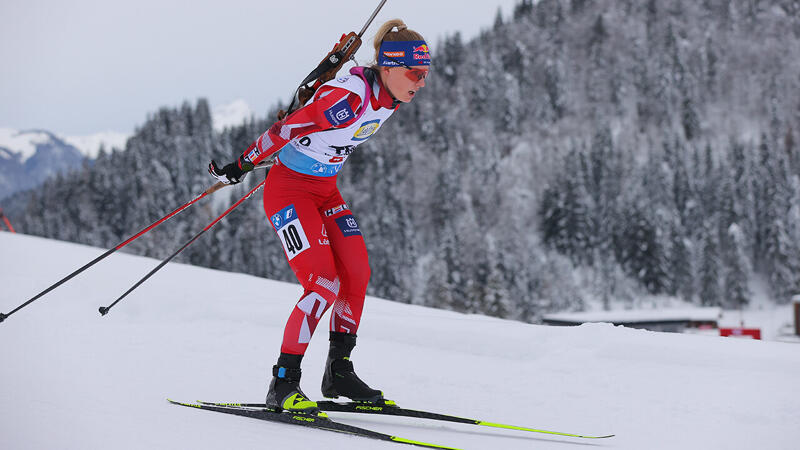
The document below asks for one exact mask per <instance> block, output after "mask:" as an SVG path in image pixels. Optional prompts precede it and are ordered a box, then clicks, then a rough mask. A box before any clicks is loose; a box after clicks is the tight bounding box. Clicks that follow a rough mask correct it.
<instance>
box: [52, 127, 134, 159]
mask: <svg viewBox="0 0 800 450" xmlns="http://www.w3.org/2000/svg"><path fill="white" fill-rule="evenodd" d="M129 137H130V133H120V132H118V131H101V132H99V133H94V134H89V135H85V136H67V137H65V138H64V140H65V141H67V142H68V143H69V144H71V145H73V146H74V147H75V148H77V149H78V150H80V152H81V153H83V154H84V155H86V156H88V157H89V158H92V159H95V158H97V155H98V154H99V153H100V148H101V147H104V148H105V149H106V151H107V152H110V151H111V150H112V149H115V148H116V149H124V148H125V142H127V140H128V138H129Z"/></svg>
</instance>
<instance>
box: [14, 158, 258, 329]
mask: <svg viewBox="0 0 800 450" xmlns="http://www.w3.org/2000/svg"><path fill="white" fill-rule="evenodd" d="M272 164H273V161H272V160H270V161H268V162H266V163H262V164H259V165H257V166H256V167H254V170H255V169H262V168H268V167H270V166H272ZM225 186H227V184H225V183H223V182H221V181H218V182H217V183H215V184H214V185H213V186H211V187H210V188H208V189H206V190H205V192H203V193H202V194H200V195H198V196H197V197H195V198H194V199H193V200H191V201H189V202H188V203H185V204H183V205H181V206H179V207H178V209H176V210H175V211H172V212H171V213H169V214H167V215H166V216H164V217H162V218H160V219H158V220H157V221H155V222H153V223H152V224H151V225H150V226H149V227H147V228H145V229H143V230H142V231H140V232H138V233H136V234H135V235H133V236H131V237H129V238H128V239H126V240H124V241H122V242H120V243H119V244H117V245H116V246H115V247H112V248H110V249H108V251H106V252H105V253H103V254H102V255H100V256H98V257H97V258H95V259H93V260H91V261H89V262H88V263H86V264H85V265H84V266H83V267H81V268H80V269H78V270H76V271H74V272H72V273H71V274H69V275H67V276H66V277H64V278H62V279H60V280H59V281H58V282H56V283H55V284H53V285H52V286H50V287H48V288H47V289H45V290H43V291H42V292H40V293H38V294H37V295H36V296H34V297H33V298H31V299H30V300H28V301H27V302H25V303H23V304H21V305H19V306H18V307H16V308H15V309H14V310H13V311H11V312H10V313H8V314H3V313H0V322H3V321H4V320H6V318H8V316H10V315H12V314H14V313H15V312H17V311H19V310H20V309H22V308H24V307H26V306H28V305H29V304H31V303H33V302H34V301H36V300H37V299H39V298H40V297H42V296H43V295H45V294H47V293H48V292H50V291H52V290H53V289H55V288H57V287H59V286H61V285H62V284H64V283H66V282H67V281H69V280H71V279H72V278H74V277H75V276H76V275H78V274H80V273H81V272H83V271H84V270H86V269H88V268H89V267H92V266H93V265H95V264H97V263H98V262H100V261H101V260H103V259H105V258H106V257H107V256H109V255H111V254H112V253H114V252H116V251H117V250H119V249H121V248H122V247H125V246H126V245H128V244H130V243H131V242H133V241H135V240H136V239H138V238H139V237H141V236H142V235H143V234H145V233H147V232H148V231H150V230H152V229H153V228H155V227H157V226H159V225H161V224H162V223H164V222H165V221H166V220H168V219H170V218H171V217H172V216H174V215H176V214H178V213H179V212H181V211H183V210H184V209H186V208H188V207H190V206H192V205H193V204H195V203H196V202H198V201H199V200H200V199H202V198H203V197H205V196H207V195H209V194H213V193H214V192H217V191H218V190H220V189H222V188H223V187H225Z"/></svg>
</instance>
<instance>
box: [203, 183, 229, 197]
mask: <svg viewBox="0 0 800 450" xmlns="http://www.w3.org/2000/svg"><path fill="white" fill-rule="evenodd" d="M225 186H227V184H225V183H223V182H222V181H217V182H216V183H215V184H214V185H213V186H211V187H210V188H208V189H206V194H213V193H214V192H217V191H218V190H220V189H222V188H224V187H225Z"/></svg>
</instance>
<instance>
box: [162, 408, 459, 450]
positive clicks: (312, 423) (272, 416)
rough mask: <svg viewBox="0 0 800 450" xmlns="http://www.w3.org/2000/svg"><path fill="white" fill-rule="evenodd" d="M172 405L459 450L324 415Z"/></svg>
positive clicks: (264, 409) (419, 445)
mask: <svg viewBox="0 0 800 450" xmlns="http://www.w3.org/2000/svg"><path fill="white" fill-rule="evenodd" d="M167 401H169V402H170V403H172V404H173V405H180V406H187V407H190V408H196V409H203V410H206V411H214V412H219V413H223V414H233V415H236V416H244V417H250V418H252V419H258V420H264V421H268V422H278V423H286V424H291V425H299V426H303V427H307V428H314V429H317V430H326V431H333V432H337V433H344V434H349V435H351V436H361V437H365V438H371V439H378V440H381V441H389V442H396V443H398V444H408V445H415V446H417V447H426V448H435V449H443V450H459V449H457V448H454V447H446V446H444V445H437V444H431V443H428V442H420V441H413V440H410V439H404V438H401V437H398V436H392V435H390V434H385V433H380V432H378V431H372V430H368V429H366V428H359V427H354V426H352V425H347V424H344V423H340V422H335V421H333V420H331V419H329V418H328V417H327V415H325V414H324V413H322V414H320V415H313V414H303V413H290V412H275V411H272V410H270V409H266V408H264V405H263V404H262V405H260V406H257V407H239V406H235V405H226V404H222V403H219V404H211V403H183V402H179V401H175V400H171V399H167Z"/></svg>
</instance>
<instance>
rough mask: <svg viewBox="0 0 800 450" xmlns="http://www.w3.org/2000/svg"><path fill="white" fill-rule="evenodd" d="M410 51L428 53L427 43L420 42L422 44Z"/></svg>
mask: <svg viewBox="0 0 800 450" xmlns="http://www.w3.org/2000/svg"><path fill="white" fill-rule="evenodd" d="M411 52H412V53H418V52H421V53H429V52H428V44H422V45H420V46H418V47H414V49H413V50H412V51H411Z"/></svg>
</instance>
